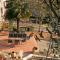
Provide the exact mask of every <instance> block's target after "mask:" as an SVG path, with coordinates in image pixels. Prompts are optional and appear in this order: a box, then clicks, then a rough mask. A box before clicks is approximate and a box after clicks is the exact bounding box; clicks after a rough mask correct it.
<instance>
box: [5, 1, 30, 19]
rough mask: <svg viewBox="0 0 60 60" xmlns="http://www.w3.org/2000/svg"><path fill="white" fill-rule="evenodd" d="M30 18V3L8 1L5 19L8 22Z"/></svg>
mask: <svg viewBox="0 0 60 60" xmlns="http://www.w3.org/2000/svg"><path fill="white" fill-rule="evenodd" d="M26 17H30V11H29V6H28V3H23V2H22V1H21V0H8V2H7V11H6V15H5V18H6V19H8V20H12V19H20V18H26Z"/></svg>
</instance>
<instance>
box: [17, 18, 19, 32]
mask: <svg viewBox="0 0 60 60" xmlns="http://www.w3.org/2000/svg"><path fill="white" fill-rule="evenodd" d="M17 32H19V19H17Z"/></svg>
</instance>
